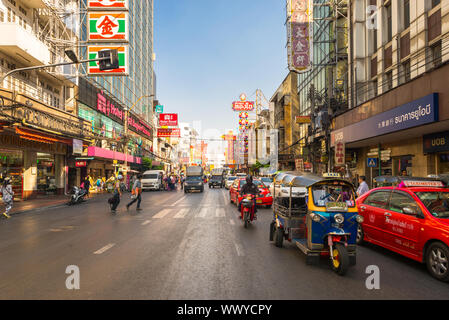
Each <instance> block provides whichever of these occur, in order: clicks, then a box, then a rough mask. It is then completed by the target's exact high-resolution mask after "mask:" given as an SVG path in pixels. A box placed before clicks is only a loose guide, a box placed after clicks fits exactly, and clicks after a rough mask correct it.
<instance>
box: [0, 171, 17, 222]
mask: <svg viewBox="0 0 449 320" xmlns="http://www.w3.org/2000/svg"><path fill="white" fill-rule="evenodd" d="M0 191H1V193H2V199H3V202H4V203H5V212H3V215H4V216H5V217H6V218H8V219H9V218H11V216H9V215H8V213H9V211H10V210H11V209H12V205H13V201H14V191H13V190H12V185H11V179H10V178H5V179H4V180H3V185H2V187H1V188H0Z"/></svg>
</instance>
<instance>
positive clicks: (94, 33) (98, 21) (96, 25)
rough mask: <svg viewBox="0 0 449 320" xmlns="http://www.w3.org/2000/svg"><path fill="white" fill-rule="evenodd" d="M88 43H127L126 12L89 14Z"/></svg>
mask: <svg viewBox="0 0 449 320" xmlns="http://www.w3.org/2000/svg"><path fill="white" fill-rule="evenodd" d="M88 26H89V28H88V30H89V37H88V39H89V41H108V42H113V41H120V42H124V41H125V42H126V41H128V12H124V11H123V12H89V13H88Z"/></svg>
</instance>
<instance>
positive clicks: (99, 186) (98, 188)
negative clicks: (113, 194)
mask: <svg viewBox="0 0 449 320" xmlns="http://www.w3.org/2000/svg"><path fill="white" fill-rule="evenodd" d="M96 184H97V192H100V191H101V178H100V177H98V179H97V182H96Z"/></svg>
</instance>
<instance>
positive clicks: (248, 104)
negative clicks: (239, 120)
mask: <svg viewBox="0 0 449 320" xmlns="http://www.w3.org/2000/svg"><path fill="white" fill-rule="evenodd" d="M232 110H234V111H253V110H254V102H253V101H234V102H233V103H232Z"/></svg>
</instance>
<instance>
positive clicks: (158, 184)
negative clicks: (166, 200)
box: [142, 170, 165, 191]
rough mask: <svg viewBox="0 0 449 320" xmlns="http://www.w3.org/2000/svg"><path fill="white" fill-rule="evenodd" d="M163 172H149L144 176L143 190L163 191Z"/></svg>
mask: <svg viewBox="0 0 449 320" xmlns="http://www.w3.org/2000/svg"><path fill="white" fill-rule="evenodd" d="M164 173H165V172H164V171H163V170H148V171H145V172H144V173H143V175H142V190H143V191H145V190H162V177H163V176H164Z"/></svg>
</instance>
